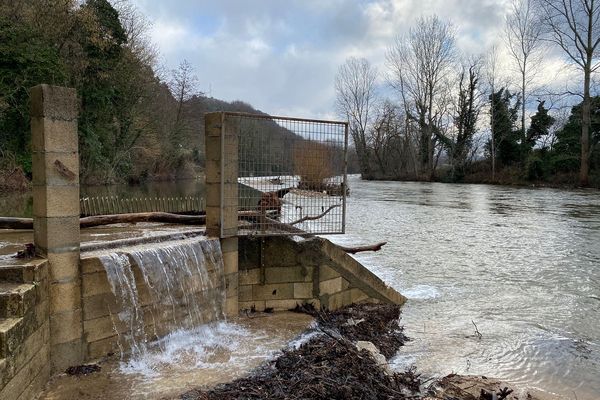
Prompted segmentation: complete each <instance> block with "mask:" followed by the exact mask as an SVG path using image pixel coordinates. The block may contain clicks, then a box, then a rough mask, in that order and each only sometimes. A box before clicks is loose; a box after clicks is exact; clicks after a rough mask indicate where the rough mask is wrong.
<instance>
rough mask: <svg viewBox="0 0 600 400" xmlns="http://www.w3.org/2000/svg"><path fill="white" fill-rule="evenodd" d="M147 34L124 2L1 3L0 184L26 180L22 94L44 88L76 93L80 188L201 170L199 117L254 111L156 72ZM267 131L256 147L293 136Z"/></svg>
mask: <svg viewBox="0 0 600 400" xmlns="http://www.w3.org/2000/svg"><path fill="white" fill-rule="evenodd" d="M148 27H149V24H148V22H147V20H146V19H145V18H144V16H143V15H141V14H139V12H137V10H136V9H135V8H134V7H133V6H131V4H130V3H129V2H127V1H119V0H117V1H111V2H109V1H107V0H86V1H83V2H81V1H78V0H19V1H9V0H0V176H2V171H4V174H5V175H6V176H9V174H11V176H12V175H14V173H13V172H14V170H15V169H21V170H22V171H24V173H25V175H29V174H30V173H31V143H30V142H31V134H30V126H29V123H30V122H29V94H28V90H29V88H31V87H33V86H35V85H37V84H40V83H47V84H53V85H61V86H68V87H74V88H76V89H77V93H78V96H79V99H80V110H79V120H78V126H79V151H80V159H81V181H82V182H84V183H91V184H104V183H115V182H138V181H141V180H146V179H173V178H184V177H193V176H196V175H197V174H198V172H200V171H201V170H202V169H203V166H204V126H203V125H204V114H205V113H206V112H212V111H241V112H249V113H257V112H258V111H256V110H255V109H254V108H252V107H251V106H250V105H248V104H246V103H243V102H241V101H235V102H231V103H227V102H224V101H220V100H217V99H213V98H209V97H206V96H204V94H203V93H201V92H200V91H199V89H198V78H197V77H196V76H195V74H194V72H193V67H192V66H191V65H190V64H189V63H187V62H186V61H184V62H182V63H181V64H180V66H179V68H177V69H175V70H171V71H164V70H163V69H162V68H160V67H159V66H157V63H156V58H157V51H156V49H155V48H154V46H153V45H152V43H151V42H150V41H149V38H148ZM268 128H269V129H268V132H266V133H265V132H263V134H262V135H261V138H262V139H261V140H263V141H264V142H265V143H262V144H259V143H252V145H253V146H258V145H260V146H262V145H264V146H268V145H269V139H270V137H271V135H275V136H281V135H283V137H285V138H290V137H293V136H294V135H293V134H292V133H291V132H289V131H286V130H284V129H282V128H281V127H279V126H278V125H276V124H275V123H270V124H269V125H268ZM263 153H266V152H263ZM257 154H258V153H257ZM282 159H287V160H291V157H290V156H289V154H288V156H287V157H282ZM252 165H256V166H259V165H261V164H260V161H259V160H256V162H255V163H252ZM256 172H257V173H259V171H256ZM270 172H273V173H275V172H277V171H270ZM5 189H6V188H5Z"/></svg>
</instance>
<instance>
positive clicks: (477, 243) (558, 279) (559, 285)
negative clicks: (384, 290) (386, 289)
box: [331, 177, 600, 400]
mask: <svg viewBox="0 0 600 400" xmlns="http://www.w3.org/2000/svg"><path fill="white" fill-rule="evenodd" d="M350 188H351V191H352V192H351V197H350V198H349V199H348V223H347V232H348V234H347V235H344V236H332V237H331V239H332V240H334V241H336V242H338V243H353V244H358V243H372V242H376V241H382V240H386V241H388V244H387V245H386V246H384V248H383V250H382V251H380V252H377V253H361V254H359V255H358V257H357V258H358V259H359V260H360V261H362V262H363V263H364V264H365V265H367V266H369V268H371V269H372V270H373V271H374V272H376V273H377V274H378V275H379V276H380V277H381V278H382V279H384V280H385V281H386V282H388V283H389V284H390V285H391V286H393V287H394V288H396V289H397V290H399V291H400V292H401V293H403V294H404V295H405V296H407V297H408V298H409V301H408V303H407V306H406V307H405V308H404V313H403V322H404V325H405V327H406V333H407V334H408V335H409V336H410V337H411V338H413V341H411V342H410V343H409V344H408V345H407V346H406V347H405V348H404V349H403V350H402V351H401V352H400V354H399V355H398V357H397V358H396V360H395V363H396V365H398V367H400V368H403V367H404V366H406V365H410V364H416V365H417V366H418V367H419V369H420V370H421V371H423V372H425V373H426V374H431V375H440V374H448V373H450V372H456V373H466V374H483V375H490V376H495V377H500V378H504V379H507V380H509V381H511V382H513V383H518V384H522V385H525V386H528V387H537V388H542V389H544V390H546V391H550V392H554V393H559V394H562V395H565V396H568V397H571V398H577V399H579V400H587V399H589V400H591V399H598V398H600V192H598V191H593V190H589V191H587V190H580V191H565V190H556V189H526V188H512V187H502V186H488V185H457V184H442V183H411V182H364V181H360V180H359V179H358V178H357V177H351V178H350ZM475 326H476V327H477V329H478V331H479V332H480V333H481V335H482V337H481V339H478V338H477V336H476V335H475Z"/></svg>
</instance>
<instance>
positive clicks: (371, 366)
mask: <svg viewBox="0 0 600 400" xmlns="http://www.w3.org/2000/svg"><path fill="white" fill-rule="evenodd" d="M304 311H306V312H310V313H311V314H313V315H314V316H315V317H316V319H317V322H318V328H317V329H318V330H319V331H321V333H322V334H321V335H318V336H316V337H313V338H312V339H311V340H309V341H308V342H306V343H304V344H303V345H301V346H300V347H299V348H298V349H288V350H284V351H283V353H282V354H281V356H279V357H278V358H277V359H275V360H273V361H272V362H270V363H269V364H267V365H265V366H263V367H262V368H260V369H259V370H258V371H257V372H256V373H255V374H253V375H252V376H250V377H247V378H242V379H238V380H236V381H234V382H231V383H228V384H224V385H219V386H217V387H215V388H214V389H212V390H208V391H203V390H199V389H196V390H192V391H190V392H188V393H185V394H184V395H182V396H181V397H180V398H181V399H184V400H213V399H223V400H228V399H390V398H396V399H403V398H408V397H411V396H413V395H414V394H415V393H416V392H418V390H419V385H420V379H419V376H418V375H416V374H415V372H414V370H412V369H411V370H409V371H406V372H404V373H391V372H389V371H387V370H386V369H385V368H382V367H381V366H380V365H379V364H378V363H377V361H376V359H375V357H374V356H373V354H372V353H371V352H370V351H369V350H366V349H363V350H358V349H357V346H356V345H355V343H354V342H356V341H371V342H372V343H373V344H374V345H375V347H376V348H377V350H379V351H380V352H381V353H382V354H383V355H385V356H386V358H388V357H389V356H391V355H393V354H394V353H396V351H397V350H398V348H400V346H402V344H403V343H404V341H405V340H406V337H405V336H404V334H403V333H402V328H401V327H400V326H399V316H400V308H399V307H398V306H395V305H380V306H373V305H367V304H364V305H353V306H349V307H346V308H343V309H341V310H339V311H336V312H322V311H315V310H312V309H307V310H304Z"/></svg>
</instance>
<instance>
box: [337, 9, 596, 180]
mask: <svg viewBox="0 0 600 400" xmlns="http://www.w3.org/2000/svg"><path fill="white" fill-rule="evenodd" d="M575 3H576V4H574V3H573V2H569V1H567V0H513V2H512V3H511V6H510V9H509V12H508V14H507V17H506V26H505V32H504V36H505V37H504V39H505V40H504V43H505V45H506V48H505V49H497V48H492V49H489V51H487V52H486V53H483V54H479V55H469V54H462V53H461V52H460V51H458V49H457V46H456V30H455V28H454V27H453V25H452V24H451V23H450V22H449V21H444V20H442V19H440V18H438V17H437V16H430V17H423V18H420V19H418V20H417V21H416V22H415V24H414V25H413V26H412V27H411V28H410V30H409V32H408V33H407V34H405V35H400V36H397V37H396V38H395V40H394V41H393V42H392V43H391V44H390V45H389V47H388V49H387V53H386V54H387V57H386V70H385V71H383V72H380V71H377V70H376V69H375V67H373V66H372V65H371V64H370V63H369V61H368V60H366V59H364V58H349V59H348V60H346V62H345V63H344V64H343V65H341V66H340V68H339V70H338V74H337V76H336V80H335V89H336V94H337V105H338V109H339V113H340V115H341V116H343V117H347V118H348V120H349V121H350V132H351V134H352V139H353V145H354V148H355V150H356V157H357V160H358V163H359V166H360V172H361V174H362V176H363V178H365V179H400V180H443V181H450V182H494V183H528V182H535V183H544V182H547V183H550V184H569V185H580V186H588V185H593V186H597V187H600V146H598V143H599V141H600V97H594V94H593V93H594V90H597V83H595V82H596V81H595V80H594V78H595V77H596V74H597V71H598V70H599V68H600V62H599V59H598V58H597V52H598V51H599V50H600V48H599V46H600V3H597V4H596V3H593V2H591V3H590V2H583V1H582V2H575ZM584 5H585V6H584ZM588 6H589V7H588ZM551 49H555V50H557V51H558V52H559V53H561V54H562V55H564V58H563V59H564V60H566V62H565V64H566V65H567V66H568V67H569V68H565V69H564V70H563V73H565V74H570V75H568V76H569V79H565V81H567V84H569V87H562V88H559V89H556V88H553V86H552V84H553V82H548V76H541V75H542V74H543V72H542V68H543V66H544V62H545V56H546V55H547V54H549V53H550V51H551ZM503 50H505V51H503ZM501 51H503V52H504V54H505V58H504V63H501V62H500V61H499V53H500V52H501ZM508 64H510V65H508ZM507 65H508V66H507ZM501 68H502V69H503V70H500V69H501ZM509 68H510V70H511V71H515V73H511V74H507V72H508V69H509ZM383 77H384V78H383ZM382 78H383V79H382ZM382 82H383V84H384V85H387V86H389V88H390V89H391V90H388V91H386V92H387V93H394V95H392V96H390V97H388V98H386V97H384V96H382V95H381V94H380V93H381V92H382V91H381V90H380V88H381V83H382ZM556 92H559V93H556Z"/></svg>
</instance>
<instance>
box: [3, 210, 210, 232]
mask: <svg viewBox="0 0 600 400" xmlns="http://www.w3.org/2000/svg"><path fill="white" fill-rule="evenodd" d="M137 222H163V223H172V224H183V225H201V224H205V223H206V216H205V215H179V214H171V213H165V212H148V213H134V214H111V215H97V216H93V217H84V218H80V219H79V226H80V227H81V228H91V227H94V226H100V225H110V224H134V223H137ZM0 229H33V219H31V218H9V217H0Z"/></svg>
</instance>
